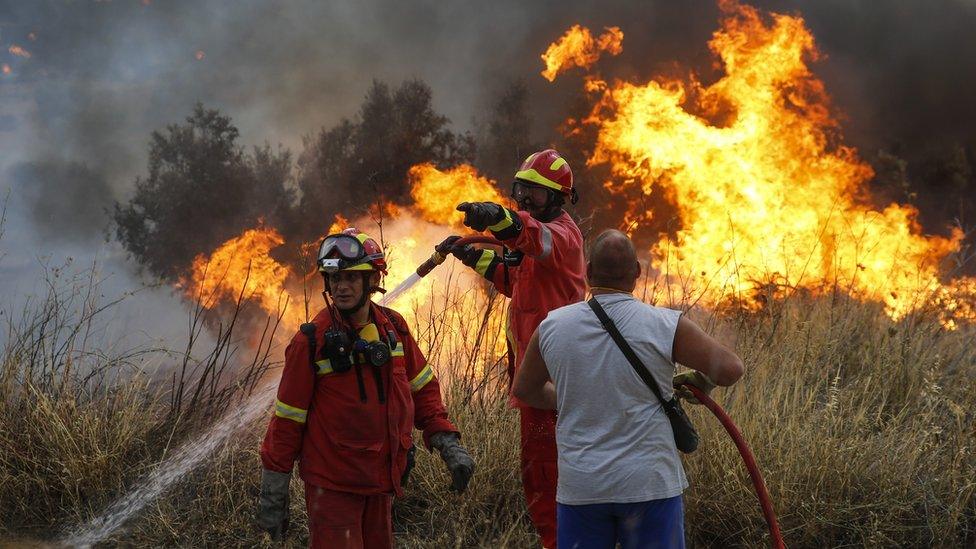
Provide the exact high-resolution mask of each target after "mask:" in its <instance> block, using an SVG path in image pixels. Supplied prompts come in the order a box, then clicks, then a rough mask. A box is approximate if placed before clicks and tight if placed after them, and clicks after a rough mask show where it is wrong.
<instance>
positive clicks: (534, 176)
mask: <svg viewBox="0 0 976 549" xmlns="http://www.w3.org/2000/svg"><path fill="white" fill-rule="evenodd" d="M511 196H512V198H513V199H514V200H515V202H516V203H517V204H518V207H519V211H513V210H510V209H508V208H505V207H503V206H501V205H499V204H495V203H493V202H464V203H461V204H459V205H458V206H457V209H458V211H462V212H464V224H465V225H466V226H468V227H470V228H472V229H474V230H476V231H484V230H488V231H490V233H491V234H492V235H493V236H494V237H495V238H497V239H498V240H500V241H502V242H503V243H504V244H505V247H506V249H507V250H510V251H506V252H505V253H503V254H499V253H496V252H495V251H493V250H490V249H477V248H474V247H473V246H470V245H467V246H456V245H454V242H455V241H456V240H457V239H458V238H460V237H458V236H451V237H449V238H447V239H446V240H445V241H444V242H442V243H441V244H439V245H438V247H437V249H438V251H440V252H441V253H448V252H449V253H451V254H453V255H454V256H455V257H457V258H458V259H460V260H461V261H462V262H463V263H464V264H465V265H467V266H469V267H471V268H472V269H474V270H475V271H476V272H478V274H480V275H482V276H483V277H485V278H487V279H488V280H489V281H491V282H492V283H493V284H494V286H495V287H496V288H497V289H498V291H499V292H501V293H502V294H504V295H506V296H508V297H510V298H511V304H510V305H509V309H508V310H509V316H508V329H507V330H506V332H507V333H506V336H507V339H508V348H509V354H508V356H509V362H508V378H509V384H510V385H511V380H512V378H513V376H514V374H515V369H516V366H517V365H518V364H521V361H522V358H523V357H524V356H525V350H526V346H527V345H528V343H529V340H530V339H531V337H532V334H533V333H534V332H535V329H536V327H537V326H538V325H539V323H540V322H542V320H543V319H544V318H545V317H546V314H548V313H549V311H551V310H553V309H557V308H559V307H562V306H563V305H568V304H570V303H576V302H578V301H582V300H583V298H584V296H585V292H586V269H585V267H584V260H583V236H582V234H581V233H580V229H579V227H577V226H576V223H575V222H574V221H573V219H572V217H570V216H569V214H568V213H566V212H565V211H564V210H563V208H562V206H563V205H564V204H565V202H566V200H567V199H568V200H569V201H570V202H571V203H572V204H575V203H576V201H577V199H578V195H577V193H576V190H575V189H574V188H573V172H572V171H571V170H570V168H569V164H568V163H567V162H566V160H565V159H564V158H563V157H562V156H560V155H559V153H558V152H556V151H555V150H553V149H547V150H544V151H540V152H537V153H535V154H532V155H530V156H529V157H528V158H526V159H525V161H524V162H523V163H522V165H521V167H519V169H518V171H517V172H516V173H515V181H514V183H512V195H511ZM513 403H514V404H515V405H516V406H518V408H519V415H520V418H521V421H520V423H521V444H522V487H523V490H524V491H525V499H526V503H527V505H528V508H529V515H530V517H531V519H532V522H533V524H534V525H535V528H536V530H537V531H538V532H539V536H540V537H541V538H542V545H543V547H548V548H555V547H556V438H555V425H556V413H555V411H554V410H540V409H537V408H532V407H530V406H527V405H524V404H522V403H519V402H518V401H514V400H513Z"/></svg>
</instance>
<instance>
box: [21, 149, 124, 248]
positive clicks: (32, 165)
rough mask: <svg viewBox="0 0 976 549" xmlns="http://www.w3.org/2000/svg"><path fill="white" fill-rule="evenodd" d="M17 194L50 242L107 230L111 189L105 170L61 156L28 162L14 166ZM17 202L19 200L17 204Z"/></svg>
mask: <svg viewBox="0 0 976 549" xmlns="http://www.w3.org/2000/svg"><path fill="white" fill-rule="evenodd" d="M11 171H12V173H13V178H12V179H13V182H14V185H15V188H16V189H17V196H18V198H19V199H21V200H23V201H24V202H25V203H26V204H25V205H26V206H27V210H28V212H29V213H30V216H31V220H32V221H33V224H34V227H35V229H36V230H37V232H38V233H39V235H40V236H41V237H43V238H44V239H45V240H46V241H48V242H51V241H53V242H55V243H56V242H63V241H69V242H86V241H89V240H91V239H92V238H93V237H98V236H99V235H100V233H103V232H104V229H105V227H104V226H100V223H101V224H102V225H104V224H105V223H106V222H107V220H106V218H105V212H106V210H107V209H108V208H109V207H111V198H112V192H111V189H110V188H109V185H108V180H107V179H106V178H105V176H104V175H103V174H101V173H100V172H98V171H96V170H95V169H92V168H90V167H89V166H88V165H86V164H82V163H79V162H69V161H64V160H62V159H60V158H54V159H50V160H41V161H33V162H27V163H23V164H18V165H16V166H15V167H14V168H13V169H12V170H11ZM15 205H16V204H15Z"/></svg>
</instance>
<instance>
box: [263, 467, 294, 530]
mask: <svg viewBox="0 0 976 549" xmlns="http://www.w3.org/2000/svg"><path fill="white" fill-rule="evenodd" d="M290 480H291V474H289V473H279V472H278V471H270V470H268V469H264V470H263V471H262V472H261V495H260V496H258V512H257V523H258V526H259V527H260V528H261V530H264V531H265V532H267V533H268V534H269V535H270V536H271V539H272V540H273V541H280V540H282V539H284V538H285V533H286V532H287V531H288V483H289V481H290Z"/></svg>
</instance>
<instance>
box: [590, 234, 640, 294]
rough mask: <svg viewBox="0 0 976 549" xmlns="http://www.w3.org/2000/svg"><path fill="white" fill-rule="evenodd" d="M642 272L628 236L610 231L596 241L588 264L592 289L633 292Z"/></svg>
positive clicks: (591, 246)
mask: <svg viewBox="0 0 976 549" xmlns="http://www.w3.org/2000/svg"><path fill="white" fill-rule="evenodd" d="M640 272H641V268H640V263H638V262H637V250H636V249H635V248H634V243H633V242H631V240H630V237H628V236H627V235H626V234H624V233H622V232H620V231H617V230H614V229H607V230H606V231H603V232H602V233H600V234H599V235H598V236H597V237H596V238H595V239H594V240H593V243H592V244H591V245H590V257H589V262H588V263H587V264H586V276H587V278H588V279H589V282H590V286H601V287H604V288H614V289H617V290H624V291H628V292H632V291H633V290H634V287H635V286H636V285H637V278H638V277H639V276H640Z"/></svg>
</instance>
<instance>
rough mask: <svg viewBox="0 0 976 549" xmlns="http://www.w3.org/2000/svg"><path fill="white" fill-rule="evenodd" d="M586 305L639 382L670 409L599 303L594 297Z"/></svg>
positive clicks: (648, 373) (649, 375) (652, 379)
mask: <svg viewBox="0 0 976 549" xmlns="http://www.w3.org/2000/svg"><path fill="white" fill-rule="evenodd" d="M587 304H589V306H590V308H591V309H593V312H594V313H596V316H597V318H599V319H600V324H602V325H603V329H604V330H606V331H607V332H609V333H610V337H611V338H613V341H614V343H616V344H617V347H620V350H621V351H623V353H624V356H625V357H627V361H628V362H630V365H631V366H633V367H634V371H636V372H637V375H639V376H640V378H641V380H642V381H643V382H644V385H647V387H648V388H649V389H650V390H651V392H652V393H654V396H656V397H657V399H658V400H660V401H661V404H662V405H664V407H665V409H670V408H671V406H670V404H671V403H670V402H668V401H666V400H664V397H663V396H661V389H660V387H658V386H657V382H656V381H654V378H652V377H651V373H650V372H648V371H647V368H645V367H644V364H643V363H642V362H641V361H640V359H639V358H637V354H635V353H634V350H633V349H631V348H630V345H629V344H628V343H627V340H625V339H624V336H622V335H620V330H618V329H617V326H616V325H615V324H614V323H613V321H612V320H610V317H609V316H608V315H607V312H606V311H604V310H603V307H602V306H600V303H599V302H598V301H597V300H596V298H595V297H591V298H590V299H589V300H588V301H587Z"/></svg>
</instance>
